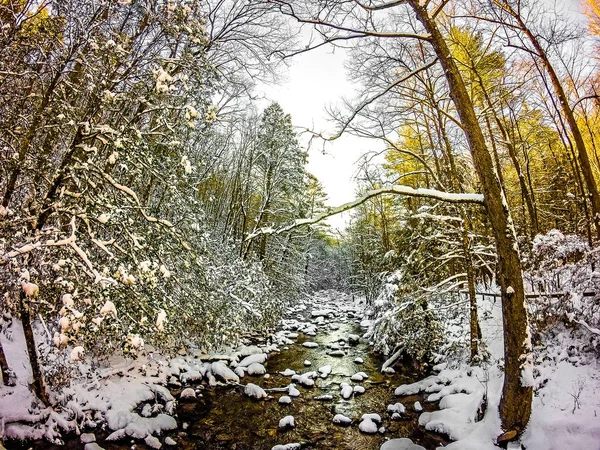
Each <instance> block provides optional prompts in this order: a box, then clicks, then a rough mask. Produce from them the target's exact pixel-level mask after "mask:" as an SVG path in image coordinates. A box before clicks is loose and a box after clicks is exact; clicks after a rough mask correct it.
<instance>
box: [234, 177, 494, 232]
mask: <svg viewBox="0 0 600 450" xmlns="http://www.w3.org/2000/svg"><path fill="white" fill-rule="evenodd" d="M383 194H395V195H408V196H410V197H423V198H431V199H435V200H441V201H443V202H448V203H474V204H479V205H483V195H482V194H465V193H454V192H443V191H438V190H435V189H423V188H417V189H415V188H413V187H410V186H403V185H393V186H385V187H382V188H380V189H373V190H370V191H367V192H366V193H365V194H364V195H363V196H361V197H359V198H357V199H356V200H352V201H351V202H348V203H344V204H343V205H340V206H337V207H335V208H327V211H325V212H324V213H322V214H319V215H317V216H315V217H312V218H307V219H297V220H295V221H294V222H293V223H291V224H290V225H287V226H285V227H282V228H278V229H274V228H271V227H268V228H261V229H259V230H256V231H254V232H253V233H251V234H249V235H248V236H247V237H246V239H245V240H246V241H249V240H252V239H254V238H255V237H257V236H260V235H263V234H280V233H285V232H286V231H291V230H293V229H294V228H298V227H301V226H303V225H313V224H315V223H318V222H321V221H322V220H325V219H327V218H328V217H331V216H335V215H336V214H340V213H343V212H346V211H349V210H351V209H353V208H355V207H357V206H359V205H362V204H363V203H365V202H366V201H367V200H369V199H371V198H373V197H377V196H379V195H383Z"/></svg>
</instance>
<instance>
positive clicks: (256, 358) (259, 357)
mask: <svg viewBox="0 0 600 450" xmlns="http://www.w3.org/2000/svg"><path fill="white" fill-rule="evenodd" d="M266 361H267V355H266V354H265V353H254V354H252V355H249V356H246V357H245V358H244V359H242V360H241V361H240V362H239V363H238V366H239V367H248V366H250V365H251V364H255V363H257V364H264V363H265V362H266Z"/></svg>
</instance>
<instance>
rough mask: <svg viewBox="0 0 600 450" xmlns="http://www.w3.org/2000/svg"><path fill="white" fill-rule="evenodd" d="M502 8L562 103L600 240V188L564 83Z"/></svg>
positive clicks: (524, 27)
mask: <svg viewBox="0 0 600 450" xmlns="http://www.w3.org/2000/svg"><path fill="white" fill-rule="evenodd" d="M502 8H503V9H504V10H505V11H506V12H508V13H509V14H510V15H511V16H513V17H514V18H515V20H516V21H517V23H518V25H519V27H520V28H521V31H523V33H525V35H526V36H527V38H528V39H529V40H530V41H531V44H532V45H533V48H534V49H535V54H536V55H537V57H538V58H539V59H540V61H541V62H542V65H543V66H544V69H546V72H547V73H548V76H549V77H550V82H551V83H552V87H553V88H554V92H555V94H556V96H557V97H558V101H559V103H560V107H561V109H562V112H563V114H564V116H565V118H566V119H567V124H568V125H569V129H570V131H571V134H572V137H573V141H575V148H576V149H577V156H578V159H579V164H580V167H581V173H582V175H583V179H584V180H585V184H586V187H587V189H588V192H589V194H590V199H591V206H592V219H593V221H594V226H595V227H596V237H597V238H598V239H600V192H598V186H597V185H596V180H595V179H594V173H593V171H592V166H591V164H590V158H589V156H588V153H587V150H586V148H585V143H584V141H583V136H582V135H581V130H580V129H579V125H578V124H577V120H576V119H575V114H573V110H572V109H571V107H570V106H569V100H568V98H567V94H566V93H565V90H564V89H563V86H562V83H561V82H560V79H559V78H558V75H557V74H556V71H555V70H554V67H553V66H552V64H551V63H550V59H549V58H548V55H547V54H546V52H545V51H544V49H543V48H542V46H541V45H540V43H539V40H538V38H537V37H536V36H535V35H534V34H533V33H532V32H531V30H530V29H529V28H528V27H527V25H525V22H523V19H522V18H521V16H520V14H519V13H518V12H516V11H514V10H513V9H512V7H511V6H510V5H508V4H506V2H505V3H504V5H503V7H502Z"/></svg>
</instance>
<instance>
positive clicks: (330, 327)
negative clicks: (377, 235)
mask: <svg viewBox="0 0 600 450" xmlns="http://www.w3.org/2000/svg"><path fill="white" fill-rule="evenodd" d="M334 328H337V329H334ZM349 334H359V335H360V334H362V330H361V329H360V326H359V325H358V321H357V320H355V319H353V318H352V314H350V318H348V317H338V318H334V319H331V321H330V323H329V324H327V325H324V326H321V327H320V328H319V331H318V333H317V335H316V336H314V337H311V336H304V335H303V334H302V333H300V336H299V338H298V340H297V342H296V343H295V344H293V345H290V346H289V348H284V349H282V351H281V352H279V353H274V354H271V356H270V357H269V359H268V360H267V362H266V364H265V368H266V369H267V372H268V373H269V374H270V378H268V379H266V378H264V377H262V376H261V377H249V376H246V377H245V378H243V379H242V380H241V383H242V384H246V383H249V382H253V383H255V384H258V385H260V386H261V387H263V388H264V389H265V390H267V392H268V393H269V394H270V398H269V399H267V400H262V401H258V400H253V399H251V398H248V397H246V396H245V395H243V386H235V387H217V388H214V389H208V388H207V389H204V390H202V396H201V397H199V398H197V399H195V400H193V401H182V402H180V403H179V405H178V409H177V422H178V425H179V428H178V430H174V431H172V432H169V433H167V435H169V436H171V437H172V438H173V439H175V440H176V441H177V446H176V447H175V448H178V449H184V450H186V449H210V450H219V449H236V450H250V449H266V450H270V449H271V448H272V447H273V446H274V445H276V444H286V443H291V442H299V443H301V444H302V445H303V448H307V449H340V450H345V449H348V450H363V449H364V450H372V449H373V450H376V449H379V447H380V445H381V444H382V443H383V442H384V441H385V440H386V439H389V438H398V437H408V438H410V439H412V440H413V441H414V442H415V443H416V444H419V445H422V446H423V447H425V448H426V449H434V448H436V447H438V446H442V445H443V444H445V443H447V442H448V441H447V440H446V439H445V438H444V437H443V436H441V435H438V434H436V433H432V432H429V431H426V430H424V428H423V427H420V426H419V425H418V417H419V414H420V413H419V412H417V411H415V410H414V407H413V405H414V402H415V401H419V402H420V403H421V404H422V406H423V409H424V411H433V410H435V409H437V404H434V403H427V402H426V401H425V400H426V394H421V395H413V396H405V397H395V396H394V389H395V387H397V386H399V385H401V384H406V383H412V382H414V381H416V380H417V379H419V378H422V375H419V374H417V373H414V372H413V369H412V368H411V366H410V365H409V364H406V365H401V366H397V367H396V373H395V374H392V375H382V374H381V373H380V368H381V365H382V363H383V360H382V359H381V357H380V356H379V355H377V354H375V353H374V352H372V351H371V350H370V347H369V346H368V345H367V344H366V343H364V342H362V340H361V343H359V344H358V345H355V346H352V347H349V348H347V349H346V351H347V354H346V355H345V356H343V357H335V356H330V355H329V354H328V353H329V352H330V350H329V348H328V344H332V343H337V342H339V341H340V340H341V339H345V340H347V338H348V335H349ZM307 340H310V341H313V342H317V343H318V344H319V346H318V347H317V348H306V347H304V346H302V345H301V344H302V342H304V341H307ZM356 357H360V358H362V359H363V360H364V362H363V363H362V364H356V363H354V362H353V361H354V359H355V358H356ZM305 360H309V361H311V363H312V366H311V367H306V366H304V361H305ZM325 365H330V366H331V367H332V373H331V374H330V375H329V376H328V377H327V378H318V379H317V380H316V383H315V386H313V387H310V388H304V387H302V386H299V385H298V386H297V388H298V389H299V390H300V392H301V395H300V396H299V397H297V398H293V399H292V403H291V404H290V405H282V404H279V403H278V398H279V397H280V396H281V395H287V392H284V393H280V392H277V391H276V389H277V388H282V387H285V386H287V385H289V383H290V378H289V377H284V376H282V375H280V374H279V372H281V371H284V370H285V369H288V368H289V369H292V370H295V371H296V372H299V373H300V372H306V371H309V370H317V369H318V368H319V367H322V366H325ZM359 371H362V372H366V373H367V374H368V375H369V379H368V380H367V381H364V382H362V383H353V382H351V381H350V379H349V377H350V376H352V375H353V374H355V373H356V372H359ZM342 382H348V383H350V384H361V385H362V386H364V387H365V388H366V392H365V393H364V394H362V395H355V396H354V397H352V398H350V399H348V400H344V399H343V398H342V397H341V395H340V383H342ZM271 389H275V390H271ZM173 393H174V394H175V395H176V396H178V394H179V392H178V391H173ZM322 394H330V395H332V396H333V399H332V400H330V401H319V400H315V399H314V397H316V396H318V395H322ZM396 402H401V403H403V404H404V405H405V407H406V413H405V414H403V418H402V419H401V420H391V417H390V414H388V413H387V405H389V404H393V403H396ZM338 413H341V414H343V415H345V416H347V417H349V418H351V419H352V420H353V423H352V425H351V426H349V427H341V426H338V425H334V424H333V423H332V418H333V416H334V415H335V414H338ZM365 413H378V414H379V415H380V416H381V417H382V419H383V423H382V425H383V426H384V427H385V429H386V431H385V433H383V434H380V433H377V434H374V435H368V434H364V433H361V432H360V431H359V429H358V423H359V421H360V417H361V416H362V415H363V414H365ZM287 415H292V416H294V418H295V422H296V428H294V429H291V430H288V431H282V430H278V424H279V420H280V419H281V418H283V417H284V416H287ZM107 434H108V433H103V432H96V436H97V438H98V443H99V444H100V445H101V446H102V447H103V448H105V449H106V450H117V449H118V450H121V449H123V450H124V449H132V448H135V449H146V448H149V447H147V446H146V445H145V444H144V443H143V442H139V441H136V442H134V441H128V440H125V441H121V442H118V443H115V442H112V443H109V442H106V441H104V438H105V437H106V435H107ZM8 448H9V449H10V448H35V449H64V448H67V449H81V448H83V445H82V444H80V443H79V440H78V438H77V437H76V436H72V437H70V438H67V439H66V442H65V446H62V447H58V446H54V445H51V444H47V443H43V442H38V443H35V444H34V445H33V446H22V445H19V446H15V447H8ZM163 448H168V447H166V446H164V445H163Z"/></svg>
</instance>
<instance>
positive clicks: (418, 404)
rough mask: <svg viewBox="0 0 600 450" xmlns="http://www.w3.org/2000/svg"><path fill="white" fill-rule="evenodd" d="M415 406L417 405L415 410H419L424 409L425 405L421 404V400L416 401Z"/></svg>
mask: <svg viewBox="0 0 600 450" xmlns="http://www.w3.org/2000/svg"><path fill="white" fill-rule="evenodd" d="M414 407H415V411H417V412H421V411H423V407H422V406H421V403H420V402H415V406H414Z"/></svg>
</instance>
